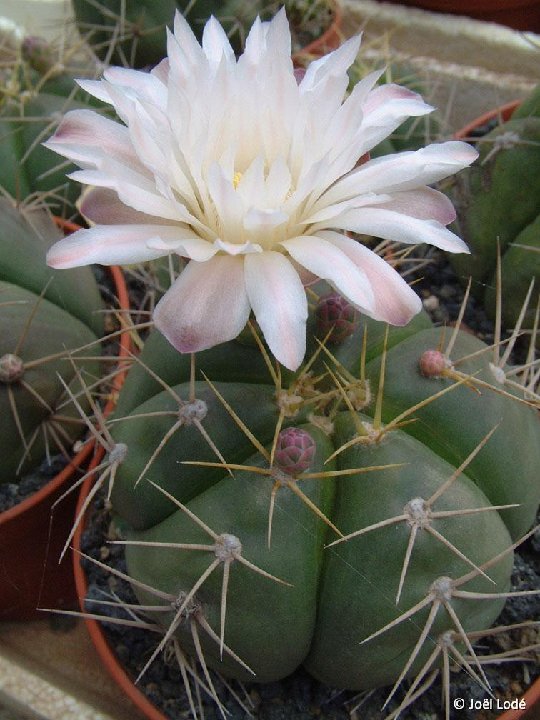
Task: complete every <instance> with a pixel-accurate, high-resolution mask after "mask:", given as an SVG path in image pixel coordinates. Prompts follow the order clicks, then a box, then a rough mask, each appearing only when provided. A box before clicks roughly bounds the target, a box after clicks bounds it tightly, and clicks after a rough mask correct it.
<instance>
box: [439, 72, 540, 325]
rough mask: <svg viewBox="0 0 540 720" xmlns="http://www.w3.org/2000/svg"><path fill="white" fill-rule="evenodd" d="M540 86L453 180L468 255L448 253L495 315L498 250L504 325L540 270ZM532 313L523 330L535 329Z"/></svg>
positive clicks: (487, 137)
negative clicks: (469, 249) (469, 253)
mask: <svg viewBox="0 0 540 720" xmlns="http://www.w3.org/2000/svg"><path fill="white" fill-rule="evenodd" d="M539 99H540V86H538V87H537V88H536V90H535V91H534V92H533V93H532V94H531V96H530V97H529V98H528V99H527V100H525V101H524V103H523V104H522V105H521V106H520V107H519V108H518V109H517V110H516V111H515V112H514V113H513V115H512V118H511V119H510V120H508V121H507V122H503V123H501V124H500V125H498V126H497V127H496V128H495V129H493V130H491V131H490V132H488V133H487V134H486V135H484V136H483V137H482V138H480V139H479V149H480V157H479V158H478V160H477V161H476V163H475V164H474V165H473V166H471V167H470V168H468V169H467V170H466V171H465V172H464V173H462V174H461V175H460V176H459V177H458V178H456V180H455V187H454V188H453V191H452V195H453V200H454V203H455V205H456V209H457V211H458V232H459V233H460V235H461V237H463V238H464V240H465V241H466V242H467V244H468V245H469V247H470V248H471V251H472V254H471V255H470V256H467V257H465V256H461V257H456V258H451V262H452V265H453V266H454V268H455V269H456V271H457V272H458V273H459V274H460V275H461V276H462V277H463V278H468V277H469V276H470V275H472V277H473V279H474V281H475V283H474V284H473V291H474V292H475V293H476V294H477V295H479V296H483V298H484V301H485V305H486V309H487V312H488V314H489V315H490V316H491V317H492V318H493V317H494V316H495V313H496V292H495V287H496V264H497V253H498V252H499V251H500V253H501V275H502V288H503V296H504V298H505V302H504V305H503V324H504V326H505V327H513V325H514V324H515V322H516V320H517V318H518V316H519V312H520V309H521V306H522V304H523V301H524V298H525V296H526V294H527V291H528V289H529V286H530V283H531V280H532V279H533V278H537V277H538V276H539V275H540V105H539V102H540V100H539ZM533 322H534V311H533V309H532V307H531V309H530V310H529V311H528V313H527V316H526V319H525V322H524V327H525V328H529V329H530V328H532V326H533Z"/></svg>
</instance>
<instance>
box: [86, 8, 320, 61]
mask: <svg viewBox="0 0 540 720" xmlns="http://www.w3.org/2000/svg"><path fill="white" fill-rule="evenodd" d="M282 5H285V9H286V11H287V15H288V17H289V20H290V23H291V28H292V29H293V32H294V33H295V34H294V37H293V45H296V46H295V47H293V52H297V51H298V50H300V48H301V47H303V46H305V45H307V44H308V43H309V42H311V41H312V40H313V39H314V38H317V37H320V35H321V34H322V33H323V32H324V30H325V29H326V27H327V26H328V25H329V24H330V22H331V18H332V6H331V3H329V2H328V0H285V2H284V3H282V2H275V1H274V0H271V1H268V0H223V1H221V2H220V1H219V0H196V1H195V2H193V0H162V1H161V2H159V3H155V2H152V0H142V1H139V2H133V1H132V2H129V1H128V2H125V3H124V2H121V0H104V1H103V2H100V3H95V2H91V0H74V1H73V7H74V10H75V17H76V21H77V27H78V29H79V32H80V33H81V35H82V36H83V37H85V38H86V39H87V40H88V42H89V44H90V46H91V47H92V49H93V50H94V52H95V53H96V55H97V56H98V57H99V58H100V59H101V60H103V61H104V62H107V63H111V64H113V65H122V66H124V67H135V68H143V67H151V66H154V65H157V64H158V63H159V62H160V61H161V60H162V59H163V58H164V57H165V56H166V54H167V42H166V37H165V33H164V28H165V27H167V26H168V27H171V26H172V21H173V17H174V13H175V10H177V9H178V10H180V12H181V13H182V14H183V15H184V16H185V17H186V19H187V21H188V22H189V24H190V25H191V27H192V28H193V31H194V32H195V34H196V35H197V36H198V37H199V38H200V37H201V35H202V30H203V27H204V24H205V23H206V21H207V20H208V18H209V17H210V16H211V15H213V16H214V17H216V18H217V19H218V20H219V21H220V23H221V24H222V26H223V28H224V29H225V31H226V32H227V35H228V36H229V39H230V41H231V44H232V46H233V48H234V49H235V51H236V52H240V51H241V50H242V48H243V46H244V41H245V38H246V35H247V31H248V30H249V28H250V27H251V25H252V24H253V22H254V20H255V18H256V17H257V16H260V17H261V18H262V19H268V18H269V17H271V16H272V15H274V14H275V13H276V12H277V10H278V9H279V8H280V7H281V6H282ZM295 38H296V43H295Z"/></svg>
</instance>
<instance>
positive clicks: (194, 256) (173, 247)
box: [147, 228, 218, 262]
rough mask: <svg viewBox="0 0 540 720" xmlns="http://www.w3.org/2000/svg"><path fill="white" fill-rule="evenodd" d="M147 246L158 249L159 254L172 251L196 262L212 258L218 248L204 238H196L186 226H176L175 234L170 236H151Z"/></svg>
mask: <svg viewBox="0 0 540 720" xmlns="http://www.w3.org/2000/svg"><path fill="white" fill-rule="evenodd" d="M147 245H148V247H149V248H153V249H155V250H160V251H161V254H162V255H163V254H168V253H170V252H174V253H176V254H177V255H182V257H187V258H189V259H190V260H195V261H196V262H206V261H207V260H210V258H213V257H214V255H215V254H216V253H217V251H218V249H217V248H216V247H214V246H213V245H211V244H210V243H209V242H207V241H206V240H202V239H201V238H198V237H197V236H196V235H195V234H194V233H191V232H190V231H189V230H188V229H187V228H184V229H182V228H178V229H177V232H176V236H174V237H172V236H171V237H170V238H164V237H158V238H152V239H151V240H149V241H148V243H147Z"/></svg>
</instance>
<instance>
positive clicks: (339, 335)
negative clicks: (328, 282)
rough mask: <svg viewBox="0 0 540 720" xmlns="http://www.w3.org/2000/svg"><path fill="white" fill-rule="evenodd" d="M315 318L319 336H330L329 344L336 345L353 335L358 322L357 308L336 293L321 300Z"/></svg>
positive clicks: (329, 294)
mask: <svg viewBox="0 0 540 720" xmlns="http://www.w3.org/2000/svg"><path fill="white" fill-rule="evenodd" d="M315 316H316V318H317V334H318V336H319V337H321V338H325V337H327V336H328V342H329V343H332V344H335V345H339V344H340V343H342V342H343V341H344V340H346V339H347V338H348V337H349V335H352V334H353V332H354V330H355V327H356V324H357V321H358V314H357V312H356V310H355V308H354V307H353V306H352V305H351V304H350V302H349V301H348V300H346V299H345V298H344V297H342V296H341V295H339V293H336V292H333V293H328V295H323V296H322V297H321V298H319V303H318V305H317V308H316V310H315ZM329 332H330V335H328V333H329Z"/></svg>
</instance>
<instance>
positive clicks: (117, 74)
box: [103, 67, 167, 109]
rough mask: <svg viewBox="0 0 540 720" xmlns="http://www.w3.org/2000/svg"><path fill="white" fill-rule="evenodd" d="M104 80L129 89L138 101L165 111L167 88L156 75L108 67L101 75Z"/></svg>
mask: <svg viewBox="0 0 540 720" xmlns="http://www.w3.org/2000/svg"><path fill="white" fill-rule="evenodd" d="M103 77H104V78H105V80H107V81H108V82H110V83H111V85H115V86H118V87H121V88H129V90H131V91H132V92H133V93H134V94H135V95H136V96H137V97H138V98H139V100H146V101H148V102H150V103H152V104H154V105H156V106H157V107H160V108H162V109H165V107H166V104H167V88H166V86H165V85H164V84H163V83H162V82H161V80H160V78H159V75H158V74H156V73H149V72H143V71H141V70H132V69H131V68H123V67H110V68H107V69H106V70H105V72H104V73H103Z"/></svg>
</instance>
